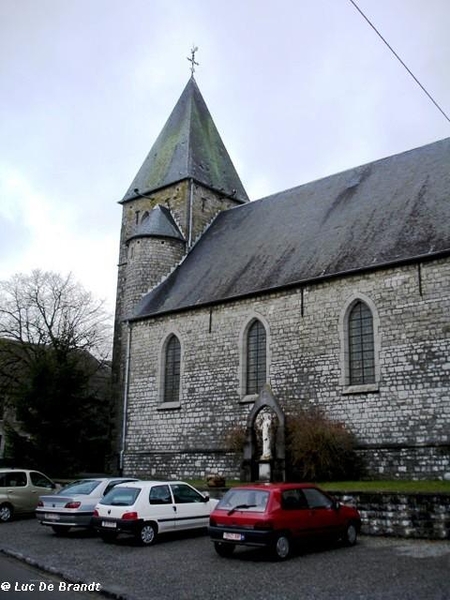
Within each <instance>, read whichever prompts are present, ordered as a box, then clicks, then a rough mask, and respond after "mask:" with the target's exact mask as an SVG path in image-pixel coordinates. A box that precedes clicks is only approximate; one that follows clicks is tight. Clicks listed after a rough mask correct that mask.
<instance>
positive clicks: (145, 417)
mask: <svg viewBox="0 0 450 600" xmlns="http://www.w3.org/2000/svg"><path fill="white" fill-rule="evenodd" d="M418 269H419V267H418V266H417V265H407V266H401V267H397V268H393V269H385V270H378V271H372V272H370V273H366V274H355V275H353V276H347V277H342V278H336V279H332V280H331V279H330V280H327V281H323V282H321V283H315V284H310V285H305V286H303V287H302V288H301V287H299V288H296V289H291V290H285V291H280V292H277V293H273V294H267V295H264V296H258V297H253V298H247V299H243V300H241V301H235V302H230V303H224V304H222V305H218V306H214V307H204V308H199V309H196V310H192V311H188V312H183V313H180V314H178V315H175V314H173V315H166V316H161V317H158V318H153V319H149V320H146V321H142V322H139V323H134V324H133V332H132V353H131V355H132V359H131V363H130V377H129V393H128V417H127V437H126V451H125V471H126V472H127V473H129V474H131V473H139V474H140V475H141V476H142V475H143V474H145V473H147V474H148V475H150V474H151V473H152V472H153V471H152V470H155V469H156V470H157V471H158V472H159V473H160V474H163V473H162V471H163V470H164V465H165V464H166V465H168V467H167V468H168V471H170V473H169V472H167V473H166V474H167V475H169V474H170V475H178V474H180V475H181V474H182V475H183V476H184V477H188V476H189V477H202V476H204V475H205V474H207V473H208V472H211V471H220V472H222V473H223V474H224V475H225V476H226V477H233V478H234V477H236V478H237V477H238V476H239V472H238V468H237V465H236V461H235V460H234V461H233V460H232V459H231V458H230V457H229V455H227V453H226V445H225V436H226V432H227V431H228V430H229V429H230V428H232V427H233V426H235V425H238V424H240V425H245V423H246V419H247V416H248V414H249V411H250V409H251V407H252V403H251V402H249V401H248V400H251V398H245V397H244V396H243V395H242V381H241V378H242V364H243V363H242V339H243V331H245V327H246V326H247V325H248V323H249V321H250V320H251V319H252V318H253V317H258V318H260V319H261V321H262V322H263V323H264V325H265V326H266V330H267V343H268V357H267V359H268V379H269V383H270V385H271V387H272V391H273V393H274V395H275V397H276V398H277V399H278V401H279V403H280V405H281V406H282V408H283V410H284V411H285V413H286V414H287V415H288V414H289V411H291V410H295V407H296V406H299V405H302V406H305V405H314V406H320V407H322V408H323V409H324V411H325V412H326V413H327V414H328V415H329V416H330V417H331V418H333V419H335V420H338V421H343V422H345V423H346V424H347V426H348V427H349V428H350V429H351V430H352V431H353V432H354V433H355V435H356V436H357V439H358V441H359V443H360V445H361V452H363V453H364V454H365V456H366V458H367V459H368V462H369V465H370V467H371V469H372V473H373V474H374V475H377V476H383V477H392V476H396V477H404V478H411V477H413V478H419V479H420V478H425V477H434V478H439V477H442V476H443V475H444V474H445V473H447V472H449V471H450V462H449V445H450V430H449V429H450V426H449V423H450V399H449V382H450V320H449V315H450V289H449V286H450V283H449V282H450V261H449V260H447V259H441V260H436V261H434V262H428V263H423V264H422V265H421V266H420V274H419V271H418ZM419 275H420V276H419ZM356 298H362V299H363V300H365V301H367V302H369V303H370V305H371V306H373V307H374V311H375V315H374V323H375V325H376V331H375V338H376V339H375V342H376V350H377V360H378V378H377V382H376V385H375V386H369V387H367V388H365V389H361V388H350V387H349V386H348V384H347V382H346V379H345V358H346V357H345V352H344V351H343V345H345V344H344V342H343V339H344V336H343V331H342V329H343V325H342V323H343V322H344V320H343V314H344V313H345V310H346V307H348V306H349V303H350V302H351V301H352V299H356ZM170 333H175V334H176V335H177V336H178V338H179V340H180V343H181V349H182V372H181V382H182V392H181V399H180V405H179V406H177V407H172V408H170V409H167V408H165V407H164V405H163V404H162V403H161V395H160V384H161V381H162V375H161V368H162V365H161V350H162V346H163V344H164V341H165V339H167V336H168V335H169V334H170ZM168 453H170V460H169V459H168V456H169V454H168ZM188 456H189V459H188V458H187V457H188ZM169 465H170V467H169Z"/></svg>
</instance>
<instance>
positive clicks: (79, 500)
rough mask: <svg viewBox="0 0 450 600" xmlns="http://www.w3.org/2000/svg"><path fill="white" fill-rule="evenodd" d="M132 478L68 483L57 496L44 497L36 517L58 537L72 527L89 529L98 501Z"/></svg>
mask: <svg viewBox="0 0 450 600" xmlns="http://www.w3.org/2000/svg"><path fill="white" fill-rule="evenodd" d="M126 481H137V479H134V478H130V477H112V478H111V477H93V478H91V479H80V480H77V481H73V482H72V483H69V484H68V485H66V486H65V487H63V488H62V489H61V490H59V491H58V492H57V493H56V494H55V495H54V496H41V497H40V499H39V503H38V506H37V508H36V517H37V518H38V519H39V521H40V523H41V525H49V526H50V527H51V528H52V529H53V531H54V532H55V533H56V534H57V535H64V534H66V533H67V532H68V531H69V530H70V529H71V528H72V527H90V526H91V519H92V515H93V514H94V508H95V505H96V504H97V502H98V501H99V500H100V499H101V498H103V496H104V495H105V494H107V493H108V492H109V491H110V490H111V489H112V488H114V486H116V485H118V484H119V483H123V482H126Z"/></svg>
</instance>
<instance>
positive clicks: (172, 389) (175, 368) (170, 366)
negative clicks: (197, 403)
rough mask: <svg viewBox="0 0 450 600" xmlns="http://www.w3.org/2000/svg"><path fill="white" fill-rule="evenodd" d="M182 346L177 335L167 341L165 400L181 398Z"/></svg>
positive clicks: (171, 400) (172, 400) (173, 400)
mask: <svg viewBox="0 0 450 600" xmlns="http://www.w3.org/2000/svg"><path fill="white" fill-rule="evenodd" d="M180 362H181V346H180V342H179V340H178V338H177V336H176V335H173V334H172V335H171V336H170V338H169V339H168V341H167V344H166V349H165V362H164V402H179V400H180Z"/></svg>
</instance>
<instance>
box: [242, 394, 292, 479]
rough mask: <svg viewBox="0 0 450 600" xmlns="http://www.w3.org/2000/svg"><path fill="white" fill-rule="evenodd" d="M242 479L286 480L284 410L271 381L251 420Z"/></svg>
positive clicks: (248, 424)
mask: <svg viewBox="0 0 450 600" xmlns="http://www.w3.org/2000/svg"><path fill="white" fill-rule="evenodd" d="M241 480H242V481H284V480H285V441H284V413H283V411H282V410H281V408H280V406H279V404H278V402H277V401H276V399H275V397H274V395H273V394H272V391H271V389H270V386H269V385H267V384H266V385H265V386H264V387H263V389H262V390H261V392H260V393H259V395H258V398H257V400H256V401H255V404H254V406H253V408H252V410H251V411H250V414H249V416H248V419H247V428H246V439H245V444H244V457H243V462H242V465H241Z"/></svg>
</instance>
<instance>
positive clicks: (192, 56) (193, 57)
mask: <svg viewBox="0 0 450 600" xmlns="http://www.w3.org/2000/svg"><path fill="white" fill-rule="evenodd" d="M197 50H198V47H197V46H194V44H192V48H191V58H188V59H187V60H188V61H189V62H190V63H191V75H192V76H194V73H195V65H197V67H198V65H199V63H198V62H196V61H195V53H196V52H197Z"/></svg>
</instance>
